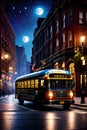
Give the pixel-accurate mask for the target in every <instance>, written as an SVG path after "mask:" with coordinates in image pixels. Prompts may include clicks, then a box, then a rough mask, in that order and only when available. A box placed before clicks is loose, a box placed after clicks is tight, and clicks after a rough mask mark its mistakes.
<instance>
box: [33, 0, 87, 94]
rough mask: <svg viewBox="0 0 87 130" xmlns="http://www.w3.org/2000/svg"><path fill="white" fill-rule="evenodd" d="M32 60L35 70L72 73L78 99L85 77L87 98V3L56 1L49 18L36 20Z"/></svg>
mask: <svg viewBox="0 0 87 130" xmlns="http://www.w3.org/2000/svg"><path fill="white" fill-rule="evenodd" d="M83 35H84V36H85V41H84V42H81V37H82V36H83ZM82 56H83V59H84V61H83V60H81V57H82ZM31 59H32V65H34V70H35V71H36V70H39V69H46V68H60V69H67V70H70V72H71V74H72V76H73V78H74V81H75V87H74V94H75V95H76V96H80V91H81V87H82V77H83V79H84V89H85V93H86V96H87V0H83V1H82V0H54V2H53V6H52V8H51V10H50V11H49V13H48V15H47V17H46V18H45V19H42V18H39V19H38V21H37V28H36V29H35V31H34V39H33V48H32V58H31ZM83 62H84V64H82V63H83Z"/></svg>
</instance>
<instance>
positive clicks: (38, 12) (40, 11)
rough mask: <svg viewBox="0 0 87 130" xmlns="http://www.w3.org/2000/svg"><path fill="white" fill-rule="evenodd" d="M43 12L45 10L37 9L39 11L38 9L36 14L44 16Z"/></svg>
mask: <svg viewBox="0 0 87 130" xmlns="http://www.w3.org/2000/svg"><path fill="white" fill-rule="evenodd" d="M43 12H44V10H43V9H42V8H37V9H36V14H37V15H42V14H43Z"/></svg>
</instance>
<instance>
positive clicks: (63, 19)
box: [62, 14, 66, 28]
mask: <svg viewBox="0 0 87 130" xmlns="http://www.w3.org/2000/svg"><path fill="white" fill-rule="evenodd" d="M65 19H66V18H65V14H64V15H63V18H62V21H63V24H62V26H63V28H65Z"/></svg>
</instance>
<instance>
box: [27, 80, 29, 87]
mask: <svg viewBox="0 0 87 130" xmlns="http://www.w3.org/2000/svg"><path fill="white" fill-rule="evenodd" d="M27 83H28V88H30V80H28V81H27Z"/></svg>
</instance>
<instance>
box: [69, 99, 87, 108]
mask: <svg viewBox="0 0 87 130" xmlns="http://www.w3.org/2000/svg"><path fill="white" fill-rule="evenodd" d="M74 100H75V103H74V104H73V105H71V107H72V108H76V109H81V110H87V97H85V103H84V104H82V103H81V97H74Z"/></svg>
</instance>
